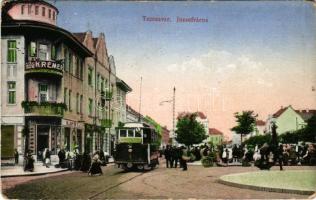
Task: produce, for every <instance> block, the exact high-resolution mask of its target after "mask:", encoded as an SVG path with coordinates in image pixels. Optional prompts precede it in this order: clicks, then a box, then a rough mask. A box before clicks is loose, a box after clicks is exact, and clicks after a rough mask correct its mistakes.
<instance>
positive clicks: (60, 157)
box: [58, 149, 66, 168]
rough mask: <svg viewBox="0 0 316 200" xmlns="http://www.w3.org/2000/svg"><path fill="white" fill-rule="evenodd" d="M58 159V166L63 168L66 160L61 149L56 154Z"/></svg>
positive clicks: (64, 153)
mask: <svg viewBox="0 0 316 200" xmlns="http://www.w3.org/2000/svg"><path fill="white" fill-rule="evenodd" d="M58 158H59V166H60V167H61V168H65V159H66V152H65V150H64V149H61V150H60V151H59V152H58Z"/></svg>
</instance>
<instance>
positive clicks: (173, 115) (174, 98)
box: [159, 87, 176, 144]
mask: <svg viewBox="0 0 316 200" xmlns="http://www.w3.org/2000/svg"><path fill="white" fill-rule="evenodd" d="M164 103H172V138H175V105H176V87H173V97H172V99H170V100H166V101H161V102H160V103H159V105H160V106H162V105H163V104H164ZM172 143H173V144H175V142H174V140H172Z"/></svg>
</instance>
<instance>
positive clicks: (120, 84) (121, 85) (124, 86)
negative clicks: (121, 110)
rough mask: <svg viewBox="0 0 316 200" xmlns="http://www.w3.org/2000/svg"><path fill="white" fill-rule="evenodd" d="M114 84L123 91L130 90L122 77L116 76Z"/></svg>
mask: <svg viewBox="0 0 316 200" xmlns="http://www.w3.org/2000/svg"><path fill="white" fill-rule="evenodd" d="M116 85H117V86H118V87H119V88H121V89H122V90H123V91H124V92H131V91H132V88H131V87H130V86H129V85H128V84H127V83H125V82H124V81H123V80H122V79H120V78H118V77H117V78H116Z"/></svg>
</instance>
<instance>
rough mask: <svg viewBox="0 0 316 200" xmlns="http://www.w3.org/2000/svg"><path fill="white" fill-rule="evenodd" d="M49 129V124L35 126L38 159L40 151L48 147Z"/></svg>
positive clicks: (40, 156)
mask: <svg viewBox="0 0 316 200" xmlns="http://www.w3.org/2000/svg"><path fill="white" fill-rule="evenodd" d="M49 131H50V126H46V125H38V126H37V155H38V158H39V159H42V153H43V151H44V149H45V148H48V149H49Z"/></svg>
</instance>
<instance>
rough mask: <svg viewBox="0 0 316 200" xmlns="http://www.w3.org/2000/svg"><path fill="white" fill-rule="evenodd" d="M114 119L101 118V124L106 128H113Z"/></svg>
mask: <svg viewBox="0 0 316 200" xmlns="http://www.w3.org/2000/svg"><path fill="white" fill-rule="evenodd" d="M112 123H113V122H112V120H111V119H101V126H102V127H104V128H111V127H112Z"/></svg>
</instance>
